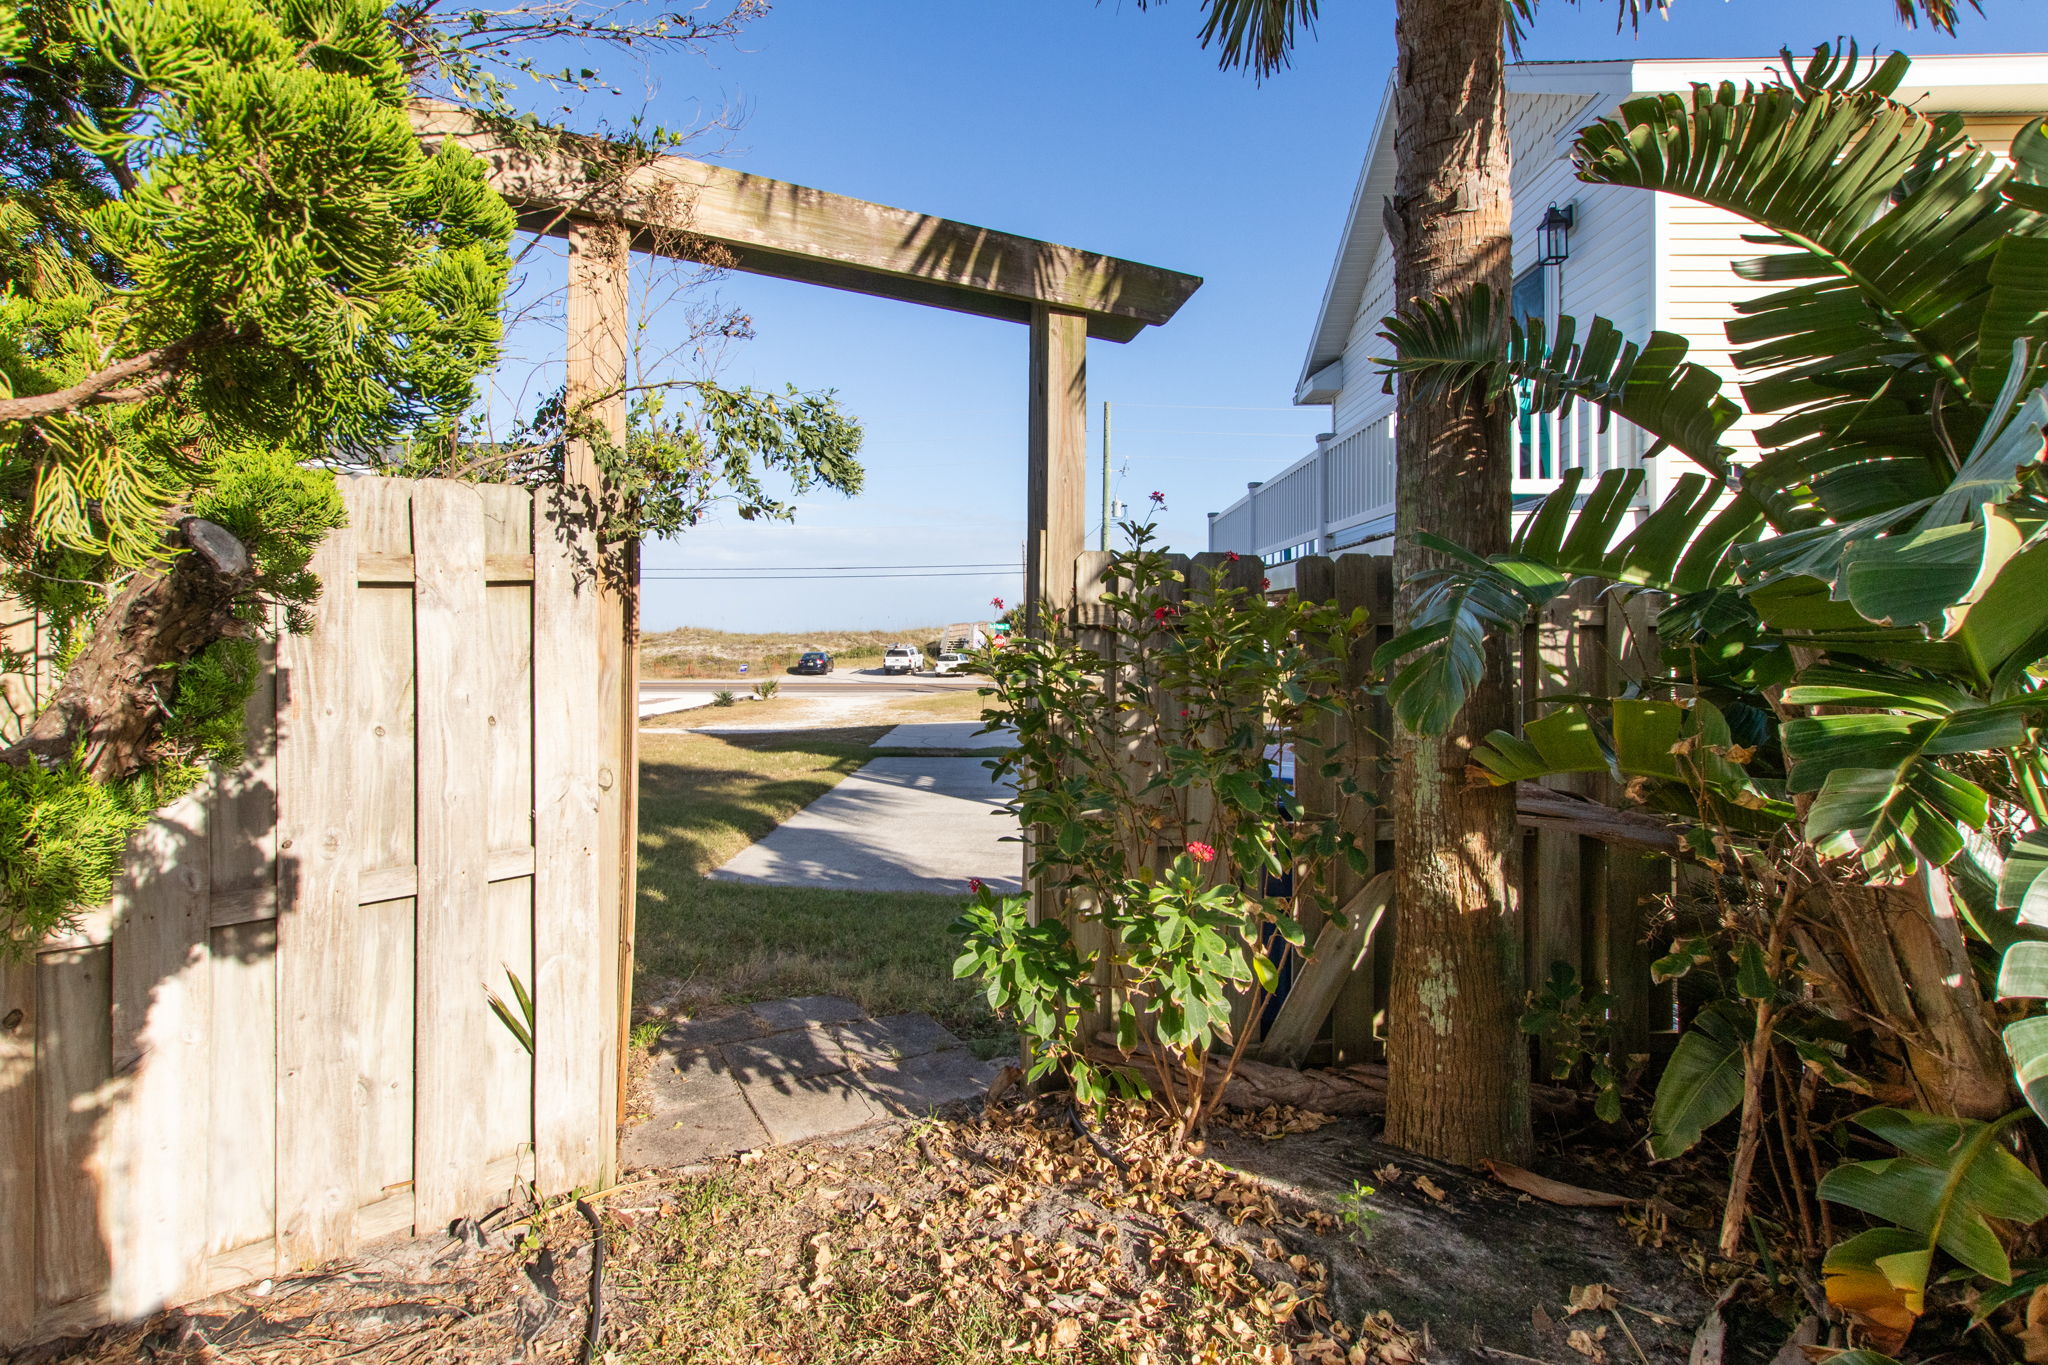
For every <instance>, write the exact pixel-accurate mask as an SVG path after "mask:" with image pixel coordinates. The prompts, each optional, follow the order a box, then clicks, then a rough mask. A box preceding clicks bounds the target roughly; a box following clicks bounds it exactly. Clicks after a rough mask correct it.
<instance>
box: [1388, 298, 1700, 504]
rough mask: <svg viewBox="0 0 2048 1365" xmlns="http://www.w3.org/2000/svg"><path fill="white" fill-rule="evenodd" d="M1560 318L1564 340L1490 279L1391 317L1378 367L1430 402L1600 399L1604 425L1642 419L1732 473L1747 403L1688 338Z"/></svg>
mask: <svg viewBox="0 0 2048 1365" xmlns="http://www.w3.org/2000/svg"><path fill="white" fill-rule="evenodd" d="M1578 326H1579V324H1578V322H1577V320H1576V319H1574V318H1572V317H1571V316H1569V315H1567V316H1564V317H1560V318H1559V319H1558V320H1557V331H1556V334H1555V336H1552V335H1550V334H1549V332H1548V329H1546V328H1545V326H1544V325H1543V322H1542V321H1541V320H1540V319H1536V318H1530V319H1519V318H1514V317H1510V316H1508V311H1507V309H1506V307H1505V306H1503V301H1502V300H1499V299H1498V298H1496V296H1495V295H1494V294H1493V292H1492V291H1491V290H1490V289H1488V288H1487V287H1486V286H1485V285H1483V284H1481V285H1475V286H1473V287H1472V288H1471V289H1470V290H1462V291H1459V292H1458V293H1455V294H1448V295H1445V296H1443V297H1440V298H1435V299H1424V300H1422V301H1421V302H1419V303H1418V304H1417V305H1415V306H1414V307H1413V308H1412V309H1411V310H1409V311H1407V312H1403V313H1399V314H1396V315H1394V316H1393V317H1390V318H1387V319H1386V321H1385V323H1384V324H1383V327H1382V330H1381V332H1380V335H1381V336H1382V337H1384V338H1385V339H1386V340H1387V341H1389V342H1390V343H1392V345H1393V348H1394V355H1393V356H1392V357H1391V358H1387V359H1379V360H1376V361H1375V362H1374V363H1375V364H1377V365H1379V366H1380V367H1381V368H1382V369H1383V370H1385V371H1386V372H1387V373H1388V374H1390V375H1397V376H1401V377H1403V378H1405V379H1406V380H1407V382H1408V384H1409V385H1410V390H1409V391H1410V393H1411V395H1413V396H1414V397H1415V398H1416V399H1417V400H1419V401H1423V402H1433V401H1439V400H1442V399H1445V398H1448V397H1451V396H1453V395H1455V394H1459V393H1465V392H1478V393H1481V394H1483V395H1484V396H1485V397H1486V399H1487V400H1488V401H1489V402H1500V401H1502V399H1503V398H1504V397H1506V395H1507V394H1508V393H1509V392H1510V391H1511V390H1512V391H1513V392H1514V393H1515V394H1516V395H1517V397H1518V399H1519V401H1520V402H1521V403H1522V405H1523V406H1524V408H1525V410H1527V411H1530V412H1556V413H1559V414H1561V415H1562V414H1566V413H1569V412H1570V411H1571V407H1572V404H1573V403H1575V402H1587V403H1592V404H1594V405H1595V406H1596V407H1598V408H1599V409H1600V411H1601V423H1602V425H1603V427H1604V425H1605V424H1606V422H1607V420H1608V419H1609V418H1610V417H1620V418H1622V419H1623V420H1625V421H1628V422H1633V423H1634V424H1635V425H1636V426H1639V427H1641V428H1642V429H1643V430H1644V431H1646V432H1648V433H1649V434H1650V436H1651V437H1652V439H1653V440H1654V441H1655V445H1654V446H1653V447H1652V449H1651V451H1650V452H1649V453H1650V454H1653V455H1654V454H1656V453H1657V451H1659V450H1662V449H1664V448H1665V447H1669V448H1671V449H1674V450H1676V451H1678V452H1679V453H1680V454H1682V455H1685V456H1686V457H1687V458H1688V459H1690V460H1692V461H1693V462H1694V463H1696V464H1698V465H1700V466H1701V467H1702V468H1705V469H1709V470H1712V471H1714V472H1715V473H1717V474H1722V475H1725V474H1726V472H1727V467H1728V457H1729V455H1730V454H1731V453H1732V450H1731V448H1730V447H1729V446H1727V445H1726V444H1725V443H1724V442H1723V440H1722V437H1723V436H1724V435H1725V434H1726V433H1727V431H1728V429H1729V427H1731V426H1733V425H1734V423H1735V419H1736V417H1737V416H1738V415H1739V412H1740V409H1738V408H1737V407H1736V406H1735V404H1734V403H1733V402H1731V401H1730V400H1729V399H1728V397H1727V396H1726V395H1725V394H1724V393H1723V392H1722V384H1721V378H1720V376H1719V375H1717V374H1715V373H1714V371H1712V370H1710V369H1708V368H1706V367H1705V366H1704V365H1699V364H1696V363H1694V362H1693V361H1690V360H1687V359H1686V358H1685V357H1686V350H1687V344H1686V340H1685V338H1684V337H1681V336H1679V335H1677V334H1676V333H1674V332H1652V333H1651V334H1650V337H1649V339H1648V340H1647V341H1645V342H1643V343H1641V344H1640V345H1638V344H1637V343H1635V342H1633V341H1630V340H1629V339H1628V338H1627V337H1626V336H1624V335H1623V334H1622V331H1621V329H1620V328H1618V327H1616V326H1615V325H1614V324H1613V323H1612V322H1609V321H1608V320H1607V319H1606V318H1602V317H1596V318H1594V319H1593V320H1592V322H1591V323H1589V324H1588V325H1587V328H1586V335H1585V337H1584V339H1583V340H1581V339H1580V337H1579V335H1578Z"/></svg>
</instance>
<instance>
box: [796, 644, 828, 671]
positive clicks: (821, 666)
mask: <svg viewBox="0 0 2048 1365" xmlns="http://www.w3.org/2000/svg"><path fill="white" fill-rule="evenodd" d="M790 671H791V672H793V673H830V672H831V671H832V656H831V655H830V654H827V653H826V652H825V651H824V650H822V649H807V650H805V651H804V655H803V657H802V658H801V659H798V660H797V661H796V667H795V668H794V669H791V670H790Z"/></svg>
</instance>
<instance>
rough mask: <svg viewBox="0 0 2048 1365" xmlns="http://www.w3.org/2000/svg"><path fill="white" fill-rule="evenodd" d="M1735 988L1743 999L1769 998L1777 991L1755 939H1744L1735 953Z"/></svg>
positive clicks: (1761, 950) (1776, 985)
mask: <svg viewBox="0 0 2048 1365" xmlns="http://www.w3.org/2000/svg"><path fill="white" fill-rule="evenodd" d="M1735 989H1736V991H1737V993H1739V994H1740V995H1741V996H1742V998H1743V999H1744V1000H1769V999H1770V998H1771V997H1773V996H1775V995H1776V994H1777V993H1778V983H1777V982H1775V981H1773V980H1772V979H1771V969H1770V966H1769V964H1768V963H1766V962H1765V961H1764V951H1763V949H1762V948H1760V947H1758V946H1757V942H1756V940H1755V939H1744V940H1743V941H1742V947H1741V949H1740V950H1739V951H1737V953H1736V955H1735Z"/></svg>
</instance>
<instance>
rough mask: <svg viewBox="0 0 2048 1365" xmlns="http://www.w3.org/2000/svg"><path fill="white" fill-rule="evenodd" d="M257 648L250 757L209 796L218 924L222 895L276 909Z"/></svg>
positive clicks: (271, 757)
mask: <svg viewBox="0 0 2048 1365" xmlns="http://www.w3.org/2000/svg"><path fill="white" fill-rule="evenodd" d="M256 648H257V653H258V655H259V657H260V659H261V661H262V670H263V671H262V672H261V674H259V675H258V677H257V680H256V688H255V690H254V691H253V692H251V693H250V694H249V702H248V705H247V706H246V707H244V708H243V734H244V735H245V736H246V744H247V749H246V757H245V758H244V760H243V763H242V766H241V767H239V768H236V769H234V770H232V771H227V770H222V771H220V772H218V773H217V774H216V775H215V777H214V781H213V794H212V795H211V796H210V797H209V798H208V800H207V810H206V857H207V861H208V863H209V864H210V865H211V884H210V886H209V887H208V900H209V902H212V903H213V907H214V908H213V917H214V918H213V922H214V924H215V925H216V926H218V925H219V924H221V923H222V920H221V911H220V907H219V904H218V903H219V901H220V900H221V899H222V898H223V897H240V898H247V899H249V900H251V901H260V900H267V901H268V902H269V904H270V906H271V911H270V913H272V914H275V913H276V909H275V906H276V901H277V648H276V646H275V645H274V644H272V643H271V642H270V641H268V640H265V641H262V642H260V643H259V644H258V645H257V647H256ZM265 1235H268V1234H265Z"/></svg>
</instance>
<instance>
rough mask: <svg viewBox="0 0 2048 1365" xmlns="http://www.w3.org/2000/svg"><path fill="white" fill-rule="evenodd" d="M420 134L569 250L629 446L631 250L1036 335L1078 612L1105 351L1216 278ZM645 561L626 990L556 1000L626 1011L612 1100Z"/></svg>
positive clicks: (624, 797) (622, 633)
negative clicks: (1091, 348)
mask: <svg viewBox="0 0 2048 1365" xmlns="http://www.w3.org/2000/svg"><path fill="white" fill-rule="evenodd" d="M413 127H414V129H415V130H416V131H417V132H418V134H419V136H420V139H421V141H422V142H424V143H426V144H428V145H430V146H438V145H440V144H442V143H444V142H447V141H451V140H452V141H455V142H457V143H460V144H461V145H462V146H464V147H466V148H467V149H468V150H469V151H470V152H472V153H473V154H474V155H476V156H477V157H479V158H480V159H482V160H483V162H484V163H485V165H486V166H487V167H488V177H489V181H490V184H491V186H492V187H493V188H494V189H495V190H497V192H498V193H499V194H501V195H503V196H504V197H505V199H506V200H507V202H509V203H510V204H511V205H512V206H513V208H514V209H515V210H517V211H518V213H519V215H520V225H521V227H522V228H524V229H525V230H527V231H530V232H538V233H543V234H547V235H550V236H558V237H566V238H567V239H568V245H569V253H568V255H569V293H568V317H567V327H568V369H567V376H566V387H567V399H568V402H569V406H570V410H571V411H572V412H580V413H581V414H583V415H584V416H585V417H591V418H596V419H597V420H598V422H599V423H601V425H602V426H603V427H604V428H605V429H606V430H607V431H609V433H610V434H611V436H612V438H613V439H614V440H623V438H624V435H625V413H626V404H625V399H624V393H625V387H626V382H627V346H626V335H627V331H626V329H627V307H626V305H627V298H626V279H627V271H628V265H629V262H630V254H631V253H632V252H634V251H640V252H646V253H649V254H653V255H661V256H668V257H671V258H674V259H681V260H694V261H702V262H706V263H711V264H717V265H721V266H725V267H729V268H733V269H737V270H743V271H747V272H749V273H752V274H758V275H772V276H777V277H780V278H783V279H790V280H799V281H804V282H807V283H811V284H820V285H826V286H829V287H831V288H835V289H845V290H851V291H853V292H856V293H862V294H871V295H875V296H877V297H881V298H892V299H900V300H902V301H904V302H907V303H915V304H921V305H924V306H927V307H933V308H945V309H950V310H952V311H955V312H962V313H972V314H976V315H978V316H982V317H992V318H1000V319H1004V320H1006V321H1011V322H1020V323H1025V324H1027V325H1028V326H1029V327H1030V329H1031V346H1030V353H1031V361H1030V399H1029V408H1028V412H1029V423H1028V424H1029V430H1030V448H1029V484H1028V490H1029V491H1028V497H1027V506H1028V517H1027V527H1026V540H1025V543H1026V550H1025V559H1026V567H1025V599H1026V602H1027V604H1028V605H1027V610H1029V611H1030V612H1031V613H1033V615H1034V619H1035V612H1036V607H1037V604H1038V603H1040V602H1042V601H1043V602H1051V603H1052V604H1054V605H1055V606H1067V605H1071V603H1072V602H1073V600H1074V597H1075V592H1076V581H1075V569H1076V566H1077V563H1078V561H1079V560H1080V557H1081V555H1082V553H1083V552H1084V551H1085V550H1086V549H1087V528H1088V517H1087V438H1088V416H1087V405H1088V392H1087V346H1088V339H1089V338H1090V337H1094V338H1097V339H1099V340H1104V341H1118V342H1122V341H1129V340H1130V339H1131V338H1132V337H1134V336H1136V335H1137V334H1138V333H1139V332H1141V331H1143V330H1144V329H1145V328H1146V327H1151V326H1157V325H1159V324H1161V323H1164V322H1166V321H1168V320H1169V319H1170V318H1172V317H1173V315H1174V314H1175V313H1176V312H1178V311H1179V309H1180V306H1181V305H1182V304H1183V303H1185V302H1186V301H1187V299H1188V297H1189V296H1190V295H1191V294H1193V293H1194V291H1195V290H1196V289H1197V288H1198V287H1199V286H1200V285H1201V283H1202V281H1201V280H1200V279H1199V278H1197V277H1196V276H1193V275H1184V274H1181V273H1179V272H1178V271H1172V270H1162V269H1160V268H1159V267H1157V266H1149V265H1141V264H1139V263H1138V262H1135V261H1126V260H1120V259H1118V258H1116V257H1113V256H1105V255H1101V254H1099V253H1096V252H1088V251H1080V250H1077V249H1075V248H1073V247H1068V246H1061V245H1059V244H1058V243H1055V242H1045V241H1040V240H1037V239H1035V238H1031V237H1022V236H1018V235H1016V234H1014V233H1007V232H997V231H994V230H992V229H989V228H982V227H975V226H973V225H972V224H968V223H961V222H956V221H954V220H951V219H947V218H940V217H937V216H935V215H932V214H925V213H913V212H910V211H908V210H905V209H897V208H890V207H888V206H887V205H884V204H875V203H870V202H868V201H866V200H861V199H851V198H848V197H846V196H844V195H838V194H830V193H827V192H826V191H823V190H816V189H811V188H809V187H807V186H803V185H793V184H789V183H787V182H785V181H780V180H770V179H768V178H766V177H763V176H756V175H748V174H746V173H744V172H740V171H735V170H732V169H730V168H728V167H723V166H713V165H709V164H707V163H705V162H701V161H693V160H690V159H688V158H686V157H676V156H651V155H650V156H638V155H636V154H632V153H627V152H623V151H622V150H621V149H620V148H618V147H616V146H614V145H612V144H609V143H606V142H604V141H603V140H600V139H594V138H587V137H579V136H577V135H573V134H569V133H566V132H563V131H561V130H558V129H550V128H540V127H530V126H521V125H517V124H512V123H509V122H505V123H499V122H486V121H485V120H482V119H479V118H478V117H477V116H475V115H474V114H472V113H470V112H469V111H466V110H463V109H461V108H458V107H456V106H454V105H450V104H445V103H438V102H421V103H418V104H416V105H415V106H414V109H413ZM565 483H566V484H567V488H566V489H565V490H564V499H565V501H570V502H573V501H574V500H576V499H579V498H580V499H582V500H584V504H585V506H588V507H596V506H598V505H601V503H602V500H603V499H604V497H605V496H606V490H605V489H604V487H603V485H602V479H601V477H600V475H599V473H598V470H597V467H596V461H595V459H594V457H593V453H592V452H591V450H590V448H589V444H588V442H587V441H585V440H581V439H572V440H571V441H570V443H569V455H568V468H567V470H566V471H565ZM562 510H566V509H558V513H557V515H561V511H562ZM570 515H573V512H571V513H570ZM563 529H565V530H566V531H567V532H568V533H570V534H576V533H577V532H576V530H575V528H574V527H567V528H563ZM583 533H584V534H587V527H586V528H585V530H584V532H583ZM634 548H635V547H628V549H627V552H626V553H627V555H628V556H629V559H630V560H631V561H632V562H630V563H629V564H628V566H627V572H626V573H625V575H624V576H623V578H621V579H619V580H616V582H618V584H619V586H618V587H616V588H614V587H612V586H610V585H608V584H600V585H597V588H596V598H595V601H594V602H592V603H591V604H590V606H591V607H592V608H593V609H594V610H596V611H597V612H598V613H599V614H600V616H601V621H602V624H601V628H600V636H601V640H602V647H601V649H600V657H599V658H598V659H597V660H595V661H593V662H594V665H595V678H594V682H595V685H596V693H597V697H598V699H599V701H598V707H599V709H598V715H597V728H598V731H599V734H598V749H597V755H596V761H597V764H598V772H597V774H596V781H597V786H598V788H599V793H600V794H599V796H598V798H597V805H598V812H597V813H598V816H599V821H598V823H599V827H600V829H601V830H602V831H603V832H604V838H603V841H602V842H601V843H600V846H599V848H598V849H597V850H596V851H595V857H594V859H593V861H594V863H595V867H594V868H592V869H590V875H591V876H592V877H593V878H594V880H596V881H597V882H598V883H599V886H600V889H599V892H598V895H597V900H598V902H599V907H598V913H597V923H596V924H595V925H594V926H593V927H594V928H595V930H596V932H598V933H600V934H603V935H606V936H615V938H616V942H617V943H618V945H619V950H620V958H619V974H618V978H617V980H616V982H614V983H608V985H607V988H606V989H607V992H608V994H607V995H606V998H605V999H603V1000H602V1001H599V1000H594V999H591V998H589V995H590V993H589V992H588V990H587V987H588V985H589V983H583V985H584V987H585V988H586V989H585V990H584V991H582V992H580V993H579V991H578V990H577V983H551V989H553V990H554V991H555V993H556V994H558V995H559V996H560V999H559V1000H557V1001H556V1004H557V1009H556V1011H555V1013H556V1015H557V1017H560V1016H562V1015H575V1016H578V1017H580V1016H581V1015H582V1014H583V1013H584V1012H587V1011H589V1010H591V1009H593V1008H599V1009H605V1010H606V1011H607V1012H610V1011H611V1010H615V1011H616V1012H617V1017H618V1020H619V1040H618V1041H619V1051H618V1052H617V1053H614V1055H613V1056H612V1057H611V1058H610V1059H609V1062H608V1067H609V1068H610V1069H608V1070H607V1072H606V1074H605V1075H604V1076H603V1078H602V1082H601V1085H602V1088H603V1090H604V1092H605V1093H606V1094H607V1095H608V1096H612V1097H617V1098H619V1099H621V1100H623V1093H622V1089H621V1086H620V1076H621V1073H620V1070H619V1068H618V1066H617V1063H618V1061H619V1057H620V1055H621V1054H622V1053H623V1050H624V1047H625V1040H626V1033H627V1030H626V1019H627V1012H628V1011H629V1009H630V1005H631V990H632V961H633V939H634V924H633V922H634V891H635V876H634V872H635V863H636V857H637V844H638V840H637V829H636V824H637V822H636V818H635V816H636V808H637V800H636V797H637V792H636V786H637V766H638V765H637V758H638V752H637V739H638V723H637V722H638V717H637V700H638V698H637V691H638V689H637V657H636V656H637V650H636V645H637V638H638V621H639V616H638V609H639V604H638V601H637V598H636V592H635V588H634V586H633V585H634V584H635V583H636V582H637V576H638V566H637V558H636V557H635V556H634V555H633V550H634ZM570 1060H571V1059H567V1058H559V1057H556V1058H549V1059H544V1060H543V1063H542V1069H543V1070H547V1068H548V1067H549V1066H553V1067H555V1068H556V1069H558V1070H559V1069H562V1068H564V1067H566V1066H568V1065H569V1062H570ZM536 1114H537V1118H538V1114H539V1111H538V1109H537V1110H536ZM619 1116H620V1117H623V1110H622V1109H621V1111H620V1114H619ZM557 1117H559V1116H557ZM550 1136H551V1142H552V1147H551V1150H553V1149H557V1148H558V1149H560V1150H562V1151H564V1152H568V1153H572V1154H573V1153H576V1152H578V1151H580V1150H581V1147H580V1142H581V1141H582V1140H584V1139H586V1138H587V1136H588V1135H587V1134H585V1133H582V1132H564V1133H559V1134H551V1135H550ZM606 1150H609V1143H607V1144H606ZM558 1164H559V1165H560V1167H561V1169H560V1170H558V1171H554V1172H543V1180H542V1184H543V1186H544V1187H546V1188H553V1187H554V1186H553V1185H550V1183H549V1180H548V1179H547V1177H548V1176H549V1175H553V1176H554V1180H555V1184H560V1183H561V1175H562V1173H563V1172H565V1171H566V1170H567V1168H568V1166H569V1165H573V1164H575V1162H574V1161H573V1160H572V1159H568V1158H565V1159H564V1161H563V1162H561V1163H558Z"/></svg>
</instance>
